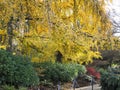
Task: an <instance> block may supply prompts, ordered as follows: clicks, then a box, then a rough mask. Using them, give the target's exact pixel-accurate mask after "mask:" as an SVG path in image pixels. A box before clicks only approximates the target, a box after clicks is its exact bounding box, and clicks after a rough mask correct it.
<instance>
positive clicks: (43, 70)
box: [35, 62, 86, 83]
mask: <svg viewBox="0 0 120 90" xmlns="http://www.w3.org/2000/svg"><path fill="white" fill-rule="evenodd" d="M35 67H36V68H37V71H38V74H39V77H40V79H41V81H44V80H48V81H51V82H54V83H56V82H59V81H61V82H68V81H71V80H73V79H74V78H75V77H76V76H77V75H78V74H84V73H85V72H86V68H85V67H84V66H82V65H79V64H75V63H71V64H61V63H52V62H43V63H39V64H35Z"/></svg>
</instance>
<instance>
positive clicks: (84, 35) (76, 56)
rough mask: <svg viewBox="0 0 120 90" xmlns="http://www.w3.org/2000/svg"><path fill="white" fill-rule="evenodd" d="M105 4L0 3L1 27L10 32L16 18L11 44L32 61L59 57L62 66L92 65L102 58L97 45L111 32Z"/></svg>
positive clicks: (71, 0)
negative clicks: (67, 64) (73, 64)
mask: <svg viewBox="0 0 120 90" xmlns="http://www.w3.org/2000/svg"><path fill="white" fill-rule="evenodd" d="M103 1H104V0H102V2H101V1H99V0H19V1H18V0H11V1H9V0H0V5H3V7H0V8H1V9H2V11H1V12H0V15H1V18H0V19H1V25H0V26H1V28H4V29H6V27H7V28H8V26H7V23H10V21H11V19H10V18H11V17H13V25H11V29H13V30H12V31H13V36H14V37H9V38H8V40H9V39H12V40H11V41H10V42H12V41H13V40H14V39H15V42H17V44H18V46H17V50H19V51H20V52H21V53H22V54H26V55H30V56H31V57H33V61H45V60H53V61H55V59H58V58H59V55H60V56H61V57H60V58H61V59H62V62H71V61H73V62H78V63H80V64H83V63H89V62H92V58H94V57H95V58H99V57H100V53H99V47H100V46H99V45H98V44H99V43H101V41H102V40H103V39H104V38H107V36H108V33H107V32H108V31H109V30H110V28H111V22H110V21H109V18H108V17H107V16H106V13H105V11H104V2H103ZM3 26H6V27H3ZM7 30H8V31H9V29H7ZM8 34H9V33H8ZM8 44H10V43H8ZM8 46H9V45H8ZM10 47H12V45H10ZM58 52H59V55H58ZM36 57H37V58H36Z"/></svg>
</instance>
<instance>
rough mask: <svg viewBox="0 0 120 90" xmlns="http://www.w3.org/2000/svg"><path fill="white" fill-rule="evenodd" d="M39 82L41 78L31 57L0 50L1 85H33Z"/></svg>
mask: <svg viewBox="0 0 120 90" xmlns="http://www.w3.org/2000/svg"><path fill="white" fill-rule="evenodd" d="M38 82H39V78H38V77H37V74H36V72H35V70H34V68H33V67H32V63H31V62H30V59H29V58H27V57H24V56H17V55H12V54H11V53H9V52H6V51H4V50H0V84H1V85H4V84H8V85H15V86H31V85H36V84H38Z"/></svg>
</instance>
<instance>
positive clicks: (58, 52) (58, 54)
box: [56, 51, 63, 63]
mask: <svg viewBox="0 0 120 90" xmlns="http://www.w3.org/2000/svg"><path fill="white" fill-rule="evenodd" d="M62 57H63V55H62V53H61V52H60V51H56V62H60V63H62Z"/></svg>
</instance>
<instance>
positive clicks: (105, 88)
mask: <svg viewBox="0 0 120 90" xmlns="http://www.w3.org/2000/svg"><path fill="white" fill-rule="evenodd" d="M100 83H101V86H102V90H120V74H118V73H117V74H116V73H114V72H113V71H106V72H105V71H104V73H102V76H101V82H100Z"/></svg>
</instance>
